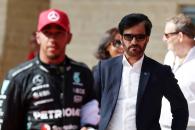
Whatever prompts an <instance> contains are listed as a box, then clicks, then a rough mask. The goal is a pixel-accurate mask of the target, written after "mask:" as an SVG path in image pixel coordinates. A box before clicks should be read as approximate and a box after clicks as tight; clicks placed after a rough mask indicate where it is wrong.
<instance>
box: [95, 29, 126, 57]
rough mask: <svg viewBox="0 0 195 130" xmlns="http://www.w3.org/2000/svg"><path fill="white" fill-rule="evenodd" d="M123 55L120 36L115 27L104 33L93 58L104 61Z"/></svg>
mask: <svg viewBox="0 0 195 130" xmlns="http://www.w3.org/2000/svg"><path fill="white" fill-rule="evenodd" d="M121 54H123V47H122V44H121V41H120V34H119V31H118V29H117V28H116V27H114V28H111V29H109V30H107V31H106V33H105V34H104V36H103V37H102V39H101V41H100V44H99V46H98V49H97V52H96V53H95V57H96V58H97V59H98V60H104V59H108V58H111V57H115V56H118V55H121Z"/></svg>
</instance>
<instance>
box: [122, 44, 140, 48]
mask: <svg viewBox="0 0 195 130" xmlns="http://www.w3.org/2000/svg"><path fill="white" fill-rule="evenodd" d="M123 47H124V48H126V49H131V48H139V49H142V48H141V47H140V46H139V45H131V46H129V47H127V46H126V45H125V44H123Z"/></svg>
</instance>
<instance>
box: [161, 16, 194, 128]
mask: <svg viewBox="0 0 195 130" xmlns="http://www.w3.org/2000/svg"><path fill="white" fill-rule="evenodd" d="M163 41H164V42H166V43H167V48H168V50H169V52H168V53H167V54H166V56H165V60H164V64H166V65H169V66H171V68H172V71H173V73H174V75H175V77H176V79H177V80H178V84H179V86H180V88H181V90H182V92H183V94H184V96H185V98H186V99H187V102H188V108H189V121H188V126H187V130H195V69H194V67H195V25H194V24H193V23H192V19H191V18H190V17H188V16H186V15H184V14H179V15H177V16H174V17H172V18H170V19H168V20H167V21H166V24H165V29H164V35H163ZM171 110H173V108H170V104H169V102H168V101H167V100H166V99H165V98H163V104H162V114H161V119H160V122H161V126H162V128H163V129H162V130H171V124H173V123H174V122H172V115H171Z"/></svg>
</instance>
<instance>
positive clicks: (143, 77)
mask: <svg viewBox="0 0 195 130" xmlns="http://www.w3.org/2000/svg"><path fill="white" fill-rule="evenodd" d="M149 77H150V69H149V65H148V58H147V57H146V56H145V57H144V61H143V64H142V69H141V74H140V81H139V86H138V95H137V104H136V113H137V110H138V109H139V106H140V103H141V99H142V97H143V94H144V91H145V89H146V86H147V83H148V80H149Z"/></svg>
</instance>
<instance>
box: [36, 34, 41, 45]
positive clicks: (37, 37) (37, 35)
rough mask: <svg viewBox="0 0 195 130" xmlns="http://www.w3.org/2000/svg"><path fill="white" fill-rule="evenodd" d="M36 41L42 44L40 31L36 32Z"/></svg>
mask: <svg viewBox="0 0 195 130" xmlns="http://www.w3.org/2000/svg"><path fill="white" fill-rule="evenodd" d="M36 41H37V44H39V45H40V40H39V32H36Z"/></svg>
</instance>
